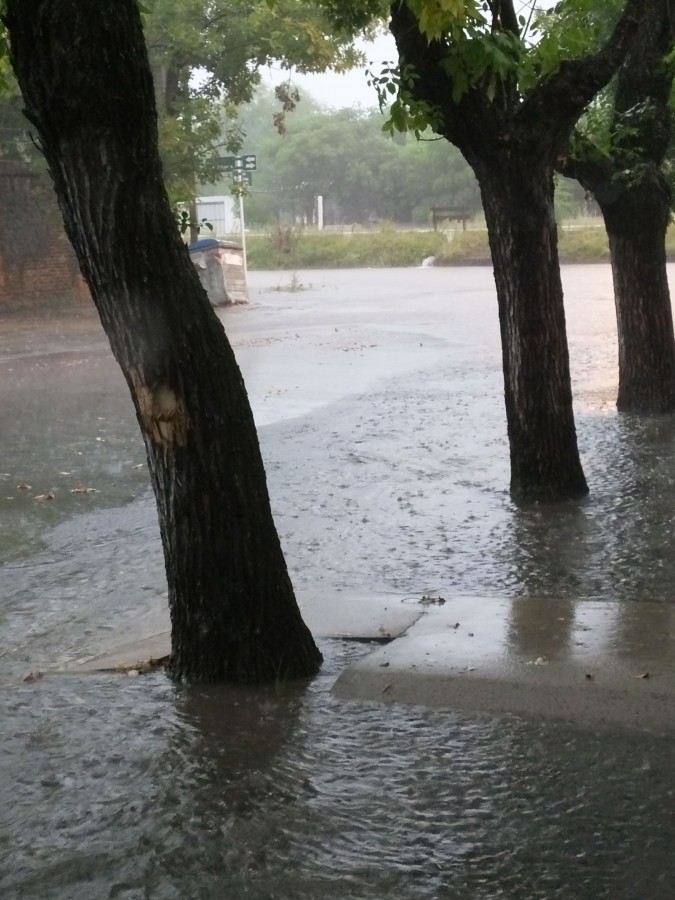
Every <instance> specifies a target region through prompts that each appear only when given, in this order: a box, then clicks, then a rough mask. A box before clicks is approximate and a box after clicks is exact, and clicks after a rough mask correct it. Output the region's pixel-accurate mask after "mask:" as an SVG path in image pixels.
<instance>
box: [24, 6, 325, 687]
mask: <svg viewBox="0 0 675 900" xmlns="http://www.w3.org/2000/svg"><path fill="white" fill-rule="evenodd" d="M6 24H7V26H8V28H9V33H10V40H11V58H12V63H13V65H14V70H15V72H16V74H17V77H18V80H19V84H20V86H21V90H22V93H23V96H24V101H25V104H26V111H27V115H28V117H29V118H30V120H31V121H32V122H33V124H34V125H35V127H36V129H37V132H38V134H39V139H40V143H41V146H42V148H43V151H44V154H45V157H46V159H47V162H48V164H49V168H50V172H51V175H52V178H53V181H54V187H55V190H56V194H57V197H58V200H59V203H60V206H61V210H62V213H63V218H64V222H65V226H66V230H67V232H68V235H69V237H70V240H71V241H72V243H73V246H74V248H75V251H76V253H77V256H78V259H79V262H80V266H81V268H82V271H83V273H84V276H85V278H86V279H87V282H88V284H89V286H90V288H91V292H92V296H93V298H94V302H95V304H96V307H97V309H98V311H99V314H100V317H101V321H102V323H103V327H104V328H105V331H106V333H107V335H108V338H109V340H110V344H111V347H112V350H113V353H114V354H115V357H116V358H117V360H118V362H119V364H120V366H121V368H122V371H123V372H124V376H125V378H126V380H127V383H128V385H129V389H130V391H131V396H132V399H133V402H134V405H135V408H136V414H137V418H138V422H139V424H140V427H141V431H142V433H143V437H144V440H145V445H146V449H147V455H148V463H149V467H150V473H151V477H152V484H153V487H154V491H155V496H156V498H157V506H158V512H159V522H160V529H161V535H162V542H163V547H164V555H165V560H166V572H167V578H168V585H169V606H170V612H171V624H172V654H171V662H170V666H171V670H172V671H173V673H175V675H176V676H178V677H185V678H191V679H197V680H210V681H215V680H232V681H239V682H265V681H272V680H275V679H277V678H286V677H296V676H307V675H311V674H313V673H314V672H315V671H316V670H317V668H318V666H319V664H320V660H321V656H320V654H319V652H318V650H317V648H316V646H315V645H314V642H313V640H312V638H311V635H310V634H309V631H308V630H307V628H306V626H305V625H304V623H303V621H302V619H301V617H300V613H299V610H298V607H297V604H296V602H295V598H294V594H293V589H292V586H291V583H290V579H289V577H288V573H287V569H286V564H285V561H284V558H283V555H282V551H281V547H280V544H279V539H278V536H277V533H276V530H275V527H274V523H273V520H272V515H271V511H270V504H269V498H268V494H267V487H266V481H265V473H264V469H263V464H262V459H261V456H260V450H259V446H258V441H257V436H256V431H255V426H254V423H253V417H252V414H251V409H250V406H249V403H248V398H247V396H246V392H245V389H244V384H243V381H242V378H241V374H240V372H239V369H238V367H237V365H236V362H235V359H234V355H233V353H232V350H231V348H230V346H229V343H228V341H227V338H226V337H225V333H224V331H223V328H222V326H221V324H220V322H219V320H218V318H217V317H216V315H215V313H214V311H213V310H212V308H211V306H210V304H209V302H208V300H207V298H206V295H205V293H204V291H203V290H202V288H201V286H200V284H199V280H198V278H197V275H196V273H195V271H194V269H193V267H192V264H191V262H190V260H189V257H188V254H187V252H186V250H185V248H184V247H183V245H182V242H181V241H180V239H179V236H178V231H177V226H176V222H175V221H174V218H173V213H172V210H171V208H170V205H169V202H168V199H167V196H166V192H165V190H164V187H163V183H162V178H161V170H160V163H159V157H158V152H157V133H156V117H155V108H154V100H153V85H152V80H151V76H150V71H149V67H148V61H147V56H146V51H145V45H144V42H143V35H142V31H141V25H140V20H139V16H138V9H137V6H136V0H115V2H114V3H100V2H99V0H34V2H32V3H26V2H25V0H7V16H6Z"/></svg>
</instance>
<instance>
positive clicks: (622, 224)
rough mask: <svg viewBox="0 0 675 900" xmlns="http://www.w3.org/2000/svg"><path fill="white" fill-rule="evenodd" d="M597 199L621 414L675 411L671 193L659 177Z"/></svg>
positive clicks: (618, 403) (618, 406)
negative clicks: (610, 198)
mask: <svg viewBox="0 0 675 900" xmlns="http://www.w3.org/2000/svg"><path fill="white" fill-rule="evenodd" d="M653 174H654V175H658V176H659V177H657V178H654V179H651V180H650V181H647V180H644V179H643V180H642V182H641V183H640V184H639V185H637V186H633V187H630V188H628V189H626V190H623V191H621V193H620V195H619V196H618V197H617V198H616V200H615V201H614V202H613V203H607V202H605V201H604V200H599V204H600V208H601V210H602V214H603V217H604V220H605V226H606V228H607V234H608V237H609V252H610V259H611V263H612V278H613V280H614V302H615V305H616V321H617V334H618V342H619V392H618V396H617V404H616V405H617V408H618V410H619V411H620V412H633V413H671V412H674V411H675V336H674V334H673V313H672V305H671V302H670V288H669V286H668V273H667V269H666V250H665V243H666V231H667V230H668V224H669V221H670V208H671V197H670V188H669V186H668V184H667V182H666V180H665V178H664V177H663V176H661V175H660V173H653Z"/></svg>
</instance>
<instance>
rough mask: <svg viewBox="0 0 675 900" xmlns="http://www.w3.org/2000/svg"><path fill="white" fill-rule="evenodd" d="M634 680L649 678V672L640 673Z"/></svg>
mask: <svg viewBox="0 0 675 900" xmlns="http://www.w3.org/2000/svg"><path fill="white" fill-rule="evenodd" d="M635 677H636V678H649V672H641V673H640V674H639V675H636V676H635Z"/></svg>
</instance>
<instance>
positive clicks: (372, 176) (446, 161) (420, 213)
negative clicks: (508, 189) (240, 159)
mask: <svg viewBox="0 0 675 900" xmlns="http://www.w3.org/2000/svg"><path fill="white" fill-rule="evenodd" d="M373 96H375V94H373ZM272 103H273V101H272V100H271V99H270V98H269V96H267V97H265V96H262V97H256V100H255V101H254V102H253V103H252V104H250V105H249V106H248V107H244V108H243V109H242V112H241V122H242V127H243V128H244V130H245V131H246V133H247V135H248V137H247V144H246V145H247V146H251V147H253V146H254V147H255V149H256V154H257V157H258V170H257V171H256V174H255V184H254V189H253V191H252V192H251V193H250V194H249V199H248V200H247V209H248V210H249V211H248V212H247V221H249V222H253V221H256V222H258V223H260V224H265V223H269V222H273V221H276V219H277V217H278V216H279V215H281V216H287V217H289V218H293V217H294V216H299V217H306V218H308V219H309V220H311V217H312V213H313V211H314V207H315V203H316V196H317V195H318V194H321V195H322V196H323V198H324V210H325V217H326V222H327V223H328V224H347V225H348V224H352V223H355V222H358V223H367V222H369V221H373V220H387V221H392V222H399V223H404V224H408V223H410V222H411V221H412V220H413V219H414V218H416V219H417V220H418V221H422V222H425V223H426V222H429V208H430V207H431V206H432V205H434V204H438V203H446V204H457V205H465V206H467V207H468V209H469V210H470V211H471V212H477V211H479V210H480V195H479V192H478V187H477V184H476V180H475V178H474V176H473V173H472V172H471V169H470V168H469V166H468V165H467V163H466V162H465V161H464V160H463V159H462V157H461V155H460V153H459V152H458V151H457V150H455V148H453V147H450V146H449V145H448V144H447V142H445V141H439V140H437V139H435V140H429V141H422V142H417V141H415V140H412V139H411V140H405V137H404V139H403V140H396V141H394V140H392V139H391V136H390V135H389V134H385V133H384V132H383V131H382V116H381V115H380V113H379V112H378V110H377V109H376V108H375V109H360V108H353V107H351V108H343V109H325V108H321V107H319V106H317V105H316V104H315V103H312V102H311V98H304V99H303V103H302V104H301V106H300V107H298V110H297V111H296V112H294V113H293V116H292V117H289V120H288V122H287V128H286V133H285V134H284V135H279V134H278V133H276V131H275V130H274V128H273V127H272V126H271V124H270V119H269V111H270V109H271V108H273V107H272ZM261 120H262V121H265V122H266V123H267V127H266V128H265V127H263V128H261ZM430 137H433V136H432V135H430ZM227 189H228V186H227V184H226V183H221V184H220V185H219V186H218V187H217V188H215V189H214V192H215V193H222V192H224V191H225V190H227Z"/></svg>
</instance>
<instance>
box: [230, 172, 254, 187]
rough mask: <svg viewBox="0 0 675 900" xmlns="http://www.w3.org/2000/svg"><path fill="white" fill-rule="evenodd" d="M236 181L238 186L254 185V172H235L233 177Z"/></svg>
mask: <svg viewBox="0 0 675 900" xmlns="http://www.w3.org/2000/svg"><path fill="white" fill-rule="evenodd" d="M233 178H234V180H235V181H236V182H237V184H248V185H251V184H253V172H242V171H238V172H235V173H234V175H233Z"/></svg>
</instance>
